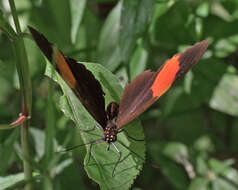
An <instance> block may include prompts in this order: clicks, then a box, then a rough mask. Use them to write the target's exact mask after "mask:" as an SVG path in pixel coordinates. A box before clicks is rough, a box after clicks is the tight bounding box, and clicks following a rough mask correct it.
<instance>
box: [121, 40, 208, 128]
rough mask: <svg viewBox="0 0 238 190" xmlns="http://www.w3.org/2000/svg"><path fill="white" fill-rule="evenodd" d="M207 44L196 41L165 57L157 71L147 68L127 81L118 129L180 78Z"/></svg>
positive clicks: (205, 41) (200, 54) (204, 49)
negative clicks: (167, 58)
mask: <svg viewBox="0 0 238 190" xmlns="http://www.w3.org/2000/svg"><path fill="white" fill-rule="evenodd" d="M208 44H209V41H208V40H204V41H202V42H199V43H196V44H195V45H193V46H191V47H190V48H188V49H187V50H186V51H185V52H184V53H181V54H176V55H174V56H173V57H172V58H171V59H169V60H167V61H166V62H165V63H164V64H163V65H162V66H161V67H160V68H159V69H158V71H157V72H151V71H149V70H147V71H145V72H143V73H142V74H140V75H139V76H137V77H136V78H135V79H134V80H133V81H132V82H131V83H130V84H128V85H127V86H126V88H125V90H124V92H123V95H122V100H121V104H120V107H119V114H118V117H117V127H118V129H120V128H121V127H123V126H124V125H126V124H128V123H129V122H131V121H132V120H133V119H135V118H136V117H137V116H139V115H140V114H141V113H143V112H144V111H145V110H146V109H147V108H148V107H150V106H151V105H152V104H153V103H154V102H155V101H156V100H157V99H158V98H159V97H160V96H162V95H163V94H164V93H165V92H166V91H167V90H168V89H169V88H170V87H171V86H172V85H173V84H174V82H175V81H176V80H178V79H180V78H181V77H182V76H183V75H184V74H185V73H186V72H187V71H188V70H189V69H190V68H191V67H192V66H193V65H194V64H195V63H197V62H198V60H199V59H200V58H201V57H202V55H203V54H204V52H205V51H206V49H207V47H208Z"/></svg>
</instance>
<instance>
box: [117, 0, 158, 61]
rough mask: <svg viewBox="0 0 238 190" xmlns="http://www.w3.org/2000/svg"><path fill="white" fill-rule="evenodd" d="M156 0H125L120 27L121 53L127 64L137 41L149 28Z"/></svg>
mask: <svg viewBox="0 0 238 190" xmlns="http://www.w3.org/2000/svg"><path fill="white" fill-rule="evenodd" d="M155 3H156V1H155V0H131V1H127V0H124V1H123V4H122V12H121V25H120V40H119V45H120V52H121V59H122V61H123V62H127V61H128V60H129V59H130V56H131V54H132V52H133V50H134V48H135V46H136V40H137V39H138V37H140V36H142V34H143V33H144V32H145V31H146V29H147V28H148V25H149V23H150V21H151V20H152V15H153V13H154V7H155Z"/></svg>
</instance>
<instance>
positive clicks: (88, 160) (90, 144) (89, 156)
mask: <svg viewBox="0 0 238 190" xmlns="http://www.w3.org/2000/svg"><path fill="white" fill-rule="evenodd" d="M102 142H104V140H102V139H99V140H96V141H93V142H91V143H88V144H89V151H88V152H89V155H88V158H87V161H86V164H85V165H88V163H89V162H90V158H91V151H92V146H93V145H94V144H100V143H102Z"/></svg>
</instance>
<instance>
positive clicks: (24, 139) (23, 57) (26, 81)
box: [9, 0, 33, 190]
mask: <svg viewBox="0 0 238 190" xmlns="http://www.w3.org/2000/svg"><path fill="white" fill-rule="evenodd" d="M9 4H10V7H11V12H12V16H13V20H14V24H15V26H16V32H17V36H18V37H17V39H16V40H14V41H13V49H14V53H15V56H16V67H17V72H18V77H19V83H20V90H21V103H22V108H21V112H22V114H24V115H26V116H30V115H31V105H32V89H31V81H30V73H29V66H28V59H27V54H26V49H25V44H24V41H23V39H22V37H21V33H22V32H21V28H20V24H19V21H18V17H17V11H16V6H15V2H14V0H9ZM29 125H30V122H29V120H27V121H25V122H24V123H23V124H22V126H21V146H22V152H23V167H24V174H25V180H26V181H29V183H27V184H26V185H25V188H24V189H25V190H32V189H33V183H32V181H33V180H32V167H31V163H30V158H31V157H30V149H29V142H28V128H29Z"/></svg>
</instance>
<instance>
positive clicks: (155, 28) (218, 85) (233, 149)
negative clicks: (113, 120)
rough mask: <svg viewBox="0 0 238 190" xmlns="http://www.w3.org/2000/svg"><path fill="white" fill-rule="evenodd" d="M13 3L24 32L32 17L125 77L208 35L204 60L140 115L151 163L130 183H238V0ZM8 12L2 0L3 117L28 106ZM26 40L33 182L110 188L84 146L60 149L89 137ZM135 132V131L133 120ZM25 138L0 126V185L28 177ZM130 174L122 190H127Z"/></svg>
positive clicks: (178, 188) (78, 55) (72, 50)
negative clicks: (22, 93) (86, 158)
mask: <svg viewBox="0 0 238 190" xmlns="http://www.w3.org/2000/svg"><path fill="white" fill-rule="evenodd" d="M16 7H17V11H18V15H19V18H20V23H21V27H22V30H24V32H26V33H28V30H27V25H31V26H34V27H35V28H37V29H38V30H39V31H40V32H42V33H44V34H45V36H47V38H48V39H49V40H50V41H51V42H54V44H56V45H57V47H58V48H59V49H60V50H62V52H64V54H65V55H68V56H71V57H73V58H75V59H77V60H79V61H82V62H94V63H98V64H101V65H102V66H104V67H105V68H106V69H108V70H110V71H111V72H113V73H114V74H115V76H116V77H117V78H118V79H119V81H120V83H121V85H122V86H125V84H127V82H128V81H130V80H131V79H133V78H134V77H135V76H136V75H138V74H140V73H141V72H143V71H144V70H145V69H151V70H154V71H155V70H156V69H157V68H158V67H159V66H160V65H161V64H163V62H164V61H165V60H166V59H168V58H169V57H171V56H172V55H173V54H175V53H177V52H178V51H183V50H184V49H185V48H186V47H188V46H189V45H192V44H194V43H196V42H197V41H201V40H203V39H209V40H210V41H211V44H210V46H209V48H208V50H207V52H206V53H205V55H204V57H203V59H202V60H201V61H199V63H198V64H197V65H196V66H195V67H194V68H193V70H192V71H191V72H189V73H188V74H187V75H186V76H185V77H184V79H183V80H181V81H179V82H178V83H177V84H176V85H175V86H174V87H173V88H172V89H171V90H170V91H169V92H168V93H167V94H166V95H164V96H163V97H161V98H160V100H159V101H157V102H156V103H155V104H154V105H153V106H152V107H151V108H150V109H149V110H148V111H146V112H145V113H144V114H143V115H142V116H141V117H140V119H141V120H142V126H143V129H144V133H145V139H146V141H145V142H146V148H147V149H146V150H147V151H146V162H145V164H144V167H143V169H142V171H141V173H140V174H139V176H138V177H137V178H136V180H135V181H134V183H133V185H132V189H174V190H184V189H189V190H197V189H199V190H200V189H204V190H210V189H211V190H233V189H238V172H237V169H238V165H237V158H238V151H237V146H238V138H237V134H238V76H237V70H238V48H237V47H238V2H237V0H130V1H126V0H124V1H123V0H121V1H116V0H80V1H78V0H68V1H66V0H64V1H58V0H25V1H16ZM11 19H12V17H11V12H10V10H9V6H8V1H7V0H3V1H0V44H1V46H0V47H1V48H0V124H4V123H10V122H12V121H13V120H14V119H15V118H17V116H18V114H19V112H20V105H21V102H20V94H19V84H18V79H17V73H16V68H15V57H14V55H13V50H12V45H11V43H12V42H11V40H12V39H13V38H14V32H12V29H11V26H10V25H9V23H11ZM24 40H25V44H26V48H27V54H28V58H29V64H30V73H31V79H32V87H33V108H32V116H31V126H32V127H31V129H30V134H31V135H30V141H31V150H32V160H31V161H32V165H33V169H34V176H35V179H36V181H35V186H36V189H47V190H48V189H56V190H60V189H76V188H77V189H99V186H98V185H97V183H99V184H100V187H101V188H102V189H110V187H112V186H103V185H102V183H101V181H98V180H95V179H99V178H97V177H98V173H97V172H98V171H97V170H96V169H95V168H87V167H86V170H87V172H88V173H90V171H89V170H92V171H91V173H92V175H94V176H93V177H92V175H91V176H90V174H89V176H90V177H91V178H93V179H94V180H95V181H96V182H97V183H96V182H95V181H93V180H91V179H89V177H88V175H87V173H86V172H85V170H84V163H85V162H84V156H85V154H86V149H85V147H80V148H78V149H75V150H74V151H71V152H69V153H66V154H59V153H56V151H58V148H59V147H61V148H67V147H73V146H75V145H79V144H82V143H83V142H84V140H83V139H81V135H80V133H79V129H78V126H76V127H75V123H74V122H72V121H71V120H70V119H69V118H67V117H66V116H65V115H64V114H66V115H67V113H65V112H64V113H63V112H62V111H61V109H62V104H63V101H64V100H63V98H64V97H63V98H62V97H61V98H60V96H61V95H62V91H61V90H60V88H59V85H57V84H56V83H54V82H53V81H52V80H51V79H49V78H48V77H46V76H45V75H44V70H45V59H44V57H43V56H42V54H41V53H40V51H39V49H38V48H37V47H36V45H35V44H34V42H33V41H32V40H29V39H27V38H25V39H24ZM100 68H101V67H100ZM105 68H103V69H105ZM115 76H114V77H115ZM100 82H101V83H102V85H105V82H102V81H100ZM114 88H116V86H114ZM109 94H110V93H109ZM59 101H60V103H59ZM108 101H109V100H108ZM64 106H66V105H64ZM68 115H69V113H68ZM83 122H84V121H83ZM87 127H88V126H87ZM137 127H138V130H139V129H141V128H139V127H140V125H138V126H137ZM128 131H129V132H132V133H134V132H133V126H128ZM122 138H123V137H122ZM19 139H20V135H19V129H18V128H15V129H11V130H5V131H0V161H1V162H0V189H20V188H21V187H22V184H23V183H24V181H23V179H24V178H23V174H22V167H23V166H22V157H21V151H22V150H21V146H20V144H19V142H20V141H19ZM138 143H139V142H138ZM97 146H100V145H97ZM103 148H104V149H105V147H103ZM106 153H108V154H110V152H107V151H106V150H105V152H104V154H106ZM95 176H96V177H95ZM99 180H100V179H99ZM106 180H107V179H105V181H106ZM117 180H118V183H119V182H123V180H125V181H126V178H125V177H123V178H122V179H121V180H120V178H119V179H117ZM128 180H129V179H128ZM130 180H131V181H130V182H128V183H129V184H126V182H123V183H124V184H126V185H125V186H123V185H122V186H121V188H120V187H118V186H117V189H128V187H129V186H130V183H132V181H133V179H131V178H130ZM110 183H111V181H110ZM114 183H115V181H114Z"/></svg>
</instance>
